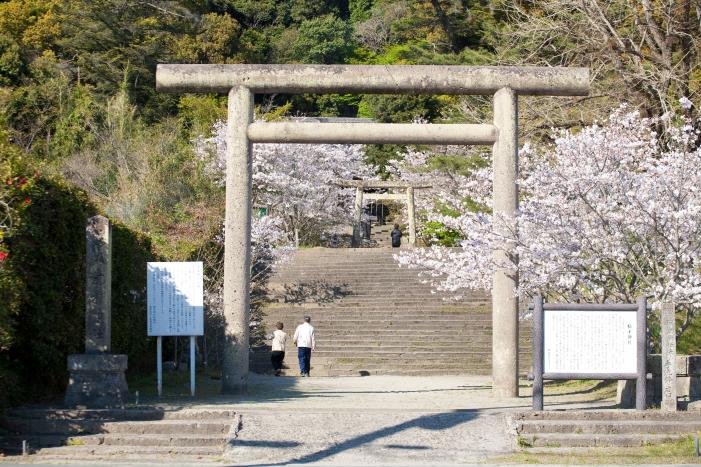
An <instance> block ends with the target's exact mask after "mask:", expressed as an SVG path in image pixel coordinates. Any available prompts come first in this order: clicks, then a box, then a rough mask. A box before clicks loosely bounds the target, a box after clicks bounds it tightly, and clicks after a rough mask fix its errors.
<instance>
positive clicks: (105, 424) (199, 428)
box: [3, 417, 233, 435]
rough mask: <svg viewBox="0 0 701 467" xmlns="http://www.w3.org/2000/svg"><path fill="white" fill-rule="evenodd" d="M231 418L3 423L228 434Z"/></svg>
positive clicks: (8, 421)
mask: <svg viewBox="0 0 701 467" xmlns="http://www.w3.org/2000/svg"><path fill="white" fill-rule="evenodd" d="M232 423H233V421H232V420H231V419H220V420H216V419H215V420H212V419H209V420H198V421H195V420H158V421H141V422H134V421H103V420H97V419H87V420H80V421H76V420H71V419H54V420H51V419H49V420H41V419H24V418H20V417H5V419H4V421H3V425H4V426H5V427H6V428H7V429H9V430H11V431H14V432H18V433H32V434H66V435H75V434H89V433H130V434H180V435H184V434H208V435H214V434H226V433H228V432H229V429H230V428H231V424H232Z"/></svg>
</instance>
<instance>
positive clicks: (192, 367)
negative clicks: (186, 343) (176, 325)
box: [190, 336, 195, 397]
mask: <svg viewBox="0 0 701 467" xmlns="http://www.w3.org/2000/svg"><path fill="white" fill-rule="evenodd" d="M190 395H192V397H195V336H190Z"/></svg>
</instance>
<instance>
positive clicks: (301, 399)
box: [198, 375, 613, 465]
mask: <svg viewBox="0 0 701 467" xmlns="http://www.w3.org/2000/svg"><path fill="white" fill-rule="evenodd" d="M566 392H567V393H566V394H562V395H552V396H549V397H547V398H546V404H547V405H548V407H549V408H556V407H569V408H585V407H590V408H598V409H606V408H612V407H613V401H612V400H610V399H606V400H600V399H598V398H597V397H598V395H597V394H596V393H591V392H589V391H587V390H586V389H585V390H578V389H573V390H568V391H566ZM522 393H523V395H522V396H521V397H520V398H513V399H494V398H493V397H492V396H491V387H490V380H489V377H482V376H430V377H411V376H371V377H365V378H362V377H335V378H330V377H317V378H315V377H312V378H286V377H283V378H275V377H272V376H262V375H253V376H252V380H251V384H250V389H249V392H248V394H246V395H242V396H239V397H233V398H232V397H227V398H222V399H221V400H220V401H214V400H213V401H212V402H214V404H212V405H219V404H227V405H228V404H232V405H233V407H235V409H236V411H237V413H239V414H240V416H241V418H240V423H239V427H238V429H236V430H233V432H234V435H233V437H232V439H231V440H230V441H229V446H228V448H227V449H226V453H225V458H226V460H227V461H229V462H231V463H235V464H238V465H271V464H278V465H281V464H287V463H305V464H306V463H321V464H329V465H350V464H355V465H399V464H402V465H407V464H421V465H424V464H427V463H437V464H442V463H445V464H456V463H467V462H482V461H485V460H487V459H489V458H490V457H494V456H498V455H503V454H508V453H509V452H511V450H512V445H511V443H512V439H511V438H510V437H509V436H508V434H507V426H506V422H505V419H504V415H505V414H506V413H507V412H509V411H513V410H518V409H523V408H528V407H530V404H531V400H530V388H527V387H524V388H522ZM217 402H218V403H217ZM198 407H202V405H200V404H198Z"/></svg>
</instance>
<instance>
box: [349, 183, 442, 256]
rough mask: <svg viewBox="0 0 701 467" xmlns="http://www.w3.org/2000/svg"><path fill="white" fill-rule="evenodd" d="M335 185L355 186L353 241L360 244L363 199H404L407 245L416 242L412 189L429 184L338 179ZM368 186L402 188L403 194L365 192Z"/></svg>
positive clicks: (412, 244) (428, 186)
mask: <svg viewBox="0 0 701 467" xmlns="http://www.w3.org/2000/svg"><path fill="white" fill-rule="evenodd" d="M336 185H338V186H340V187H344V188H355V206H354V212H353V221H354V224H353V242H354V243H355V244H356V245H358V244H360V219H361V214H362V210H363V200H366V199H371V200H391V199H395V200H400V201H401V200H403V201H406V206H407V211H408V214H409V219H408V220H409V245H411V246H414V245H415V244H416V212H415V209H414V190H417V189H420V188H431V185H426V184H423V183H411V182H402V181H384V180H339V181H337V182H336ZM369 188H388V189H392V188H394V189H402V190H405V192H404V194H399V193H397V194H392V193H365V192H364V191H365V190H366V189H369Z"/></svg>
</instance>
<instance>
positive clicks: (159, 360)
mask: <svg viewBox="0 0 701 467" xmlns="http://www.w3.org/2000/svg"><path fill="white" fill-rule="evenodd" d="M156 375H157V376H156V378H157V381H158V383H157V387H158V397H161V394H162V393H163V337H161V336H158V337H156Z"/></svg>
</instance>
